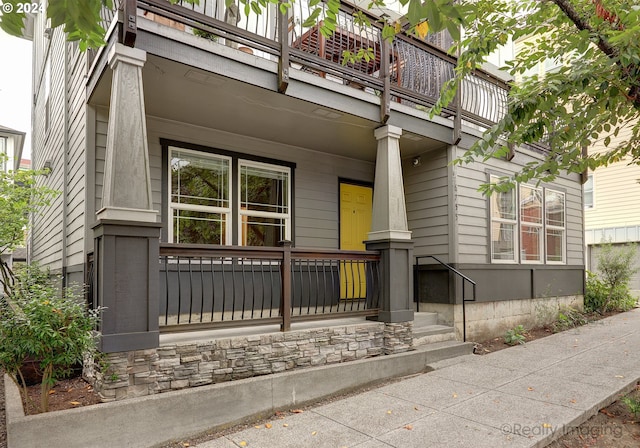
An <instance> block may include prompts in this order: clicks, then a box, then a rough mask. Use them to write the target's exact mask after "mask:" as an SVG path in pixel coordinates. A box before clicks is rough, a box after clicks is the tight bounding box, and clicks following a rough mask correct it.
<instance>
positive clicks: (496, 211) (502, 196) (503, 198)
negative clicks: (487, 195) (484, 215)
mask: <svg viewBox="0 0 640 448" xmlns="http://www.w3.org/2000/svg"><path fill="white" fill-rule="evenodd" d="M496 218H498V219H509V220H515V219H516V194H515V191H514V190H509V191H505V192H503V193H499V192H497V191H496V192H494V193H493V194H492V195H491V219H496Z"/></svg>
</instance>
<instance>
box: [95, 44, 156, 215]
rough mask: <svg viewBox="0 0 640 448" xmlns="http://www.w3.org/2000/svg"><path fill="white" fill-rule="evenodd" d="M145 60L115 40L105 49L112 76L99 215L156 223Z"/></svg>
mask: <svg viewBox="0 0 640 448" xmlns="http://www.w3.org/2000/svg"><path fill="white" fill-rule="evenodd" d="M146 60H147V53H146V52H145V51H142V50H139V49H137V48H130V47H126V46H124V45H122V44H116V45H115V46H114V47H113V48H111V51H110V52H109V66H110V67H111V69H112V70H113V80H112V83H111V106H110V108H109V127H108V131H107V148H106V157H105V168H104V183H103V185H104V188H103V192H102V208H101V209H100V210H99V211H98V215H97V217H98V219H119V220H127V221H139V222H156V218H157V215H158V212H156V211H154V210H153V209H152V207H153V201H152V199H151V175H150V173H149V149H148V146H147V124H146V115H145V109H144V93H143V90H142V66H143V65H144V63H145V62H146Z"/></svg>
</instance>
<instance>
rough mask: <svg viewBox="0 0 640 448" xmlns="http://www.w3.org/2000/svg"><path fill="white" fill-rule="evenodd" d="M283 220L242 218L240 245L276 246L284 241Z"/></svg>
mask: <svg viewBox="0 0 640 448" xmlns="http://www.w3.org/2000/svg"><path fill="white" fill-rule="evenodd" d="M284 226H285V220H284V219H275V218H258V217H254V216H242V244H243V245H245V246H277V245H278V242H279V241H282V240H284V237H285V234H284Z"/></svg>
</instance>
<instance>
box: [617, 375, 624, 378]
mask: <svg viewBox="0 0 640 448" xmlns="http://www.w3.org/2000/svg"><path fill="white" fill-rule="evenodd" d="M616 378H624V376H622V375H616Z"/></svg>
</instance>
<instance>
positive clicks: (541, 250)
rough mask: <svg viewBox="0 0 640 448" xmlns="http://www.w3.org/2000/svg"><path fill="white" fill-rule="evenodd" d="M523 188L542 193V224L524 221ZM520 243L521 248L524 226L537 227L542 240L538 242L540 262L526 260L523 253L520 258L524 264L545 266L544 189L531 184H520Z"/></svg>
mask: <svg viewBox="0 0 640 448" xmlns="http://www.w3.org/2000/svg"><path fill="white" fill-rule="evenodd" d="M522 187H525V188H531V189H533V190H537V191H539V192H540V197H541V201H542V203H541V204H540V207H541V209H542V216H541V217H540V223H536V222H531V221H523V219H522V213H521V212H522V208H521V204H520V199H521V194H520V189H521V188H522ZM518 199H519V201H518V223H519V225H518V242H519V243H520V247H522V246H523V244H522V227H523V226H527V227H535V228H537V229H539V230H540V238H539V240H538V241H539V242H538V253H539V254H540V259H539V260H525V259H524V257H523V256H522V253H520V252H519V253H518V256H519V257H518V258H519V260H520V263H522V264H544V262H545V252H546V251H545V247H544V246H545V238H546V231H545V229H544V224H545V217H546V215H545V213H546V210H545V207H544V189H542V188H540V187H536V186H535V185H531V184H518Z"/></svg>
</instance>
